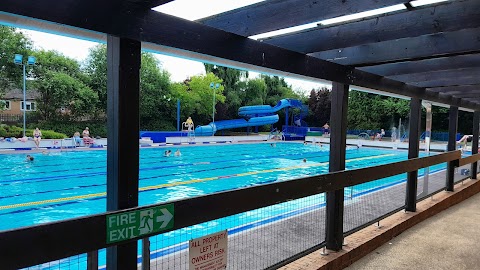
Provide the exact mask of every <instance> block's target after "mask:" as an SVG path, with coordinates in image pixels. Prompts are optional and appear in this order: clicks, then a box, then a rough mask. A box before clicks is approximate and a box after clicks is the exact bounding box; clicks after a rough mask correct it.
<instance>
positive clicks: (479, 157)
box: [458, 153, 480, 167]
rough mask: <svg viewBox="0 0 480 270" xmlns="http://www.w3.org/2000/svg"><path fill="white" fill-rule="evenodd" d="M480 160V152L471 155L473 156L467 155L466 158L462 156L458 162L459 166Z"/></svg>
mask: <svg viewBox="0 0 480 270" xmlns="http://www.w3.org/2000/svg"><path fill="white" fill-rule="evenodd" d="M479 160H480V153H479V154H474V155H471V156H468V157H465V158H461V159H460V160H459V162H458V166H459V167H460V166H463V165H467V164H470V163H474V162H477V161H479Z"/></svg>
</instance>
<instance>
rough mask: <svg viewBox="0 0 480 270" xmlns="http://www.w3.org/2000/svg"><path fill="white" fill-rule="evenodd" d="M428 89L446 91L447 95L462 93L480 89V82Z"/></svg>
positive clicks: (439, 91)
mask: <svg viewBox="0 0 480 270" xmlns="http://www.w3.org/2000/svg"><path fill="white" fill-rule="evenodd" d="M427 90H428V91H432V92H437V93H444V94H447V95H452V94H457V93H462V92H476V91H480V84H472V85H460V86H446V87H434V88H427Z"/></svg>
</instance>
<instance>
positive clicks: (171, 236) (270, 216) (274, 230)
mask: <svg viewBox="0 0 480 270" xmlns="http://www.w3.org/2000/svg"><path fill="white" fill-rule="evenodd" d="M192 211H195V210H194V209H192ZM324 223H325V197H324V194H319V195H314V196H309V197H306V198H302V199H298V200H293V201H289V202H285V203H280V204H276V205H272V206H268V207H264V208H260V209H256V210H252V211H248V212H244V213H241V214H237V215H233V216H229V217H226V218H221V219H217V220H212V221H209V222H205V223H202V224H198V225H195V226H191V227H188V228H184V229H180V230H176V231H172V232H168V233H164V234H161V235H158V236H155V237H151V238H150V241H151V250H152V252H151V267H150V268H151V269H188V267H189V256H188V241H189V240H191V239H194V238H197V237H201V236H205V235H208V234H211V233H215V232H219V231H221V230H228V263H227V269H248V270H254V269H265V268H267V267H270V266H272V265H274V264H277V263H279V262H281V261H283V260H285V259H287V258H289V257H292V256H294V255H296V254H298V253H301V252H302V251H305V250H307V249H309V248H311V247H314V246H316V245H318V244H320V243H322V242H323V241H324V238H325V236H324V231H325V229H324Z"/></svg>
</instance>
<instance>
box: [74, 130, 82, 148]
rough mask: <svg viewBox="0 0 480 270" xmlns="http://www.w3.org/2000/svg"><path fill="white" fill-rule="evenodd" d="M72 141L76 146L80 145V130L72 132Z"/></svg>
mask: <svg viewBox="0 0 480 270" xmlns="http://www.w3.org/2000/svg"><path fill="white" fill-rule="evenodd" d="M73 142H74V143H75V145H76V146H80V142H81V139H80V132H78V131H75V133H73Z"/></svg>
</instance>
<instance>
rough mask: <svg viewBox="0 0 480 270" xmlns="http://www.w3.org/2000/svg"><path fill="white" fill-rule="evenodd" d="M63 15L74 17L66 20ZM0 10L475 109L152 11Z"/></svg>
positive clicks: (7, 2) (70, 4) (48, 3)
mask: <svg viewBox="0 0 480 270" xmlns="http://www.w3.org/2000/svg"><path fill="white" fill-rule="evenodd" d="M66 10H74V11H75V12H71V13H69V16H65V11H66ZM92 10H94V12H92ZM0 11H3V12H9V13H12V14H17V15H21V16H24V17H23V18H25V17H31V18H35V19H39V20H45V21H50V22H55V23H59V24H66V25H69V26H73V27H78V28H83V29H87V30H91V31H96V32H101V33H107V34H110V35H113V36H121V37H124V38H129V39H133V40H139V41H142V42H146V43H153V44H158V45H161V46H162V47H164V48H176V49H177V50H181V51H182V53H185V52H190V54H189V57H190V58H195V57H205V56H208V57H209V58H210V59H211V61H223V62H229V63H232V65H239V64H238V63H240V64H241V65H242V66H243V67H251V68H255V69H257V70H258V69H261V70H263V71H265V72H270V73H274V74H275V73H276V72H277V71H278V72H280V73H283V74H294V75H297V76H302V77H309V78H314V79H322V80H330V81H336V82H339V83H343V84H349V85H356V86H361V87H366V88H371V89H376V90H379V91H384V92H387V93H392V94H395V95H401V96H407V97H418V98H420V99H423V100H430V101H432V102H438V103H443V104H448V105H455V106H458V107H464V108H469V109H473V110H476V109H478V107H477V106H478V105H473V104H471V103H469V102H462V101H461V100H452V99H450V98H448V97H441V96H439V95H431V94H429V95H426V94H425V90H424V89H423V88H418V87H414V86H409V85H406V84H404V83H401V82H397V81H394V80H391V79H387V78H384V77H382V76H378V75H375V74H371V73H367V72H364V71H360V70H354V69H352V68H350V67H346V66H342V65H339V64H336V63H331V62H328V61H324V60H321V59H317V58H314V57H310V56H307V55H305V54H301V53H298V52H292V51H289V50H286V49H282V48H278V47H275V46H272V45H269V44H265V43H262V42H258V41H255V40H252V39H249V38H245V37H242V36H239V35H236V34H231V33H228V32H225V31H222V30H218V29H215V28H212V27H208V26H205V25H202V24H200V23H195V22H191V21H188V20H184V19H180V18H177V17H174V16H170V15H167V14H163V13H160V12H156V11H151V10H144V11H138V10H125V9H120V8H119V9H115V7H112V6H110V5H106V4H104V3H103V2H101V1H93V0H85V1H82V2H79V1H76V0H65V1H61V2H58V1H56V0H43V1H42V2H41V3H40V2H26V1H17V0H3V1H0ZM105 14H108V15H109V16H105ZM44 23H45V24H46V23H47V22H44ZM477 42H480V41H477ZM278 72H277V73H278ZM472 106H473V107H472Z"/></svg>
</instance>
